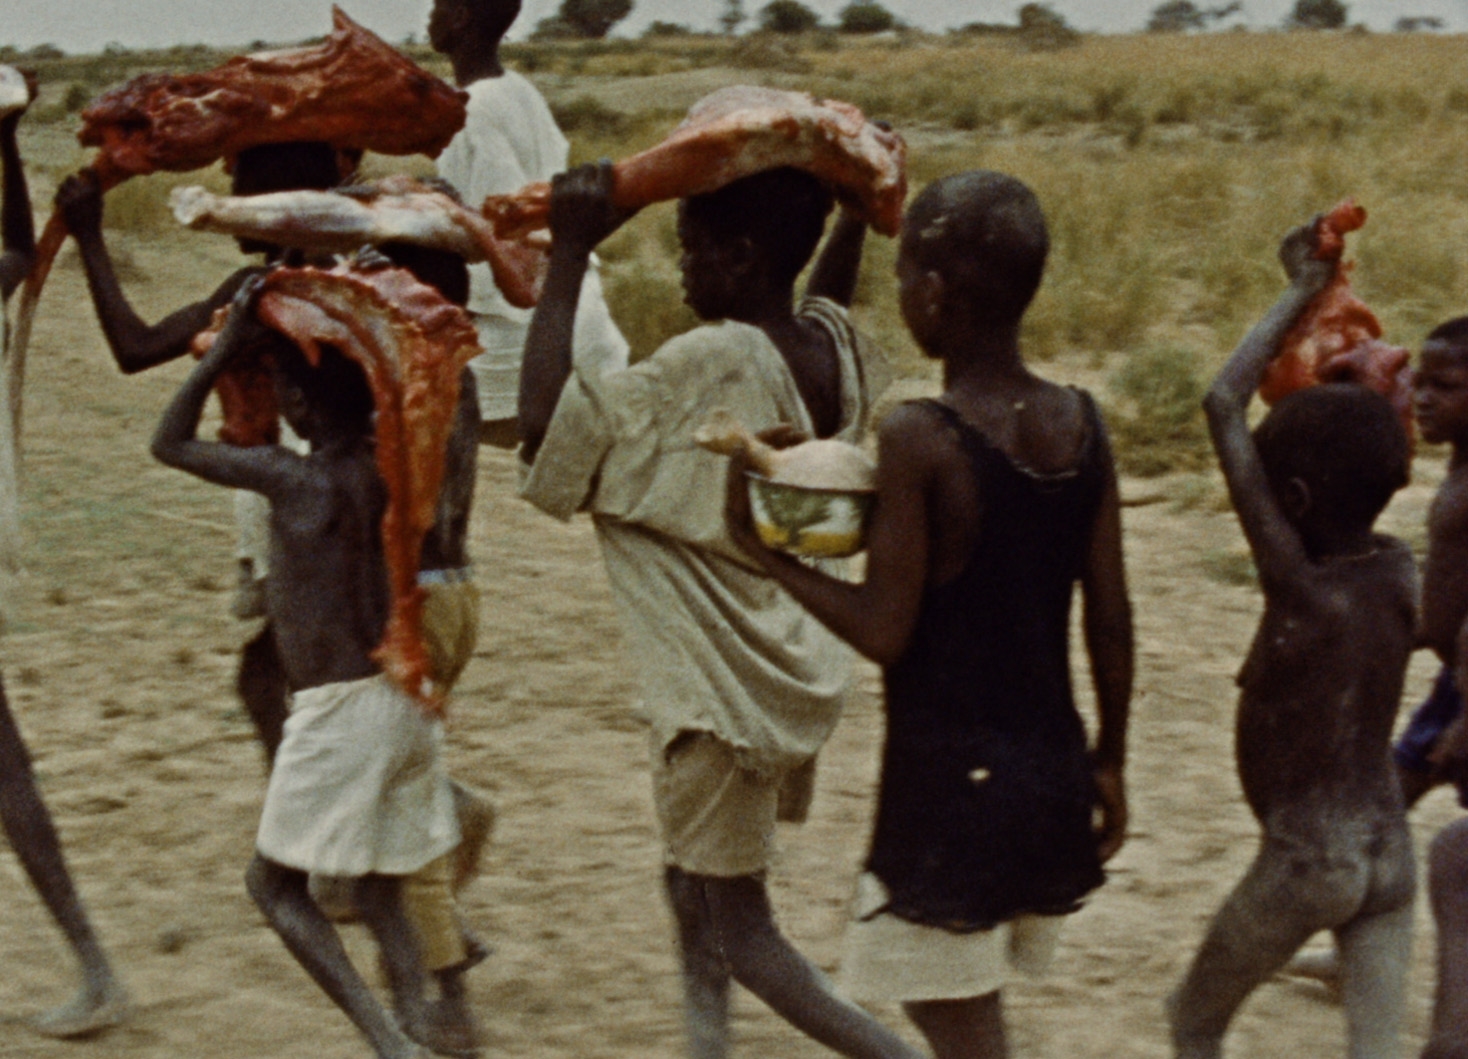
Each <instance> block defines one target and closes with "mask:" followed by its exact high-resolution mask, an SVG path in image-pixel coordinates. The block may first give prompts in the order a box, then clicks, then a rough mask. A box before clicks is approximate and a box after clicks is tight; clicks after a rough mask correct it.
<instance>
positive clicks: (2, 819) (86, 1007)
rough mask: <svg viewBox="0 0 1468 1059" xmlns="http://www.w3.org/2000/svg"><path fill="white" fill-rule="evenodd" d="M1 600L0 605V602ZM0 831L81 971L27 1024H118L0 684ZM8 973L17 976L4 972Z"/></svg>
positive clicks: (77, 1027) (8, 267) (18, 194)
mask: <svg viewBox="0 0 1468 1059" xmlns="http://www.w3.org/2000/svg"><path fill="white" fill-rule="evenodd" d="M26 81H27V93H28V95H29V96H30V99H31V100H34V99H35V92H36V85H35V80H34V78H33V77H31V76H29V75H27V77H26ZM24 112H25V108H24V107H22V108H21V109H19V110H14V111H11V112H9V113H6V114H3V115H0V179H3V181H4V192H3V198H0V241H3V244H0V245H3V249H0V352H3V351H4V346H5V336H6V335H7V334H8V329H7V328H6V326H5V321H4V319H3V316H4V306H5V303H6V302H8V301H9V300H10V296H11V295H12V294H14V293H15V290H16V288H17V287H19V286H20V284H21V283H22V282H24V280H25V278H26V276H27V275H28V274H29V272H30V270H31V264H32V262H33V261H34V259H35V245H36V244H35V228H34V225H33V222H32V220H31V202H30V195H29V193H28V192H27V190H26V182H25V172H24V170H23V169H22V168H21V159H20V148H19V145H18V143H17V141H16V128H17V126H18V125H19V124H20V118H21V115H22V114H23V113H24ZM0 602H3V601H0ZM0 828H3V829H4V831H5V837H6V838H7V839H8V840H9V842H10V846H11V848H12V849H13V850H14V851H15V854H16V856H17V857H18V858H19V859H20V863H21V866H22V867H23V868H24V869H25V871H26V875H27V876H29V877H30V880H31V882H32V883H34V884H35V887H36V890H37V892H39V893H40V895H41V899H42V900H43V901H45V903H46V907H47V909H48V910H49V911H50V912H51V915H52V916H53V917H54V918H55V920H56V923H57V925H58V926H59V927H60V928H61V930H62V933H64V934H65V935H66V940H67V941H68V942H69V943H70V945H71V948H72V951H73V952H74V953H75V954H76V958H77V961H78V962H79V963H80V964H81V969H82V987H81V989H80V990H79V991H78V992H77V995H76V996H75V997H74V998H73V999H72V1000H71V1001H69V1002H68V1003H66V1004H64V1005H62V1006H61V1007H59V1008H56V1009H55V1010H53V1011H50V1012H47V1013H46V1014H44V1015H42V1016H41V1017H40V1018H38V1019H36V1020H35V1021H34V1022H33V1023H32V1026H33V1027H34V1028H35V1029H36V1030H38V1031H39V1032H41V1033H44V1034H46V1035H47V1036H50V1037H80V1036H86V1035H90V1034H93V1033H96V1032H98V1031H100V1030H103V1029H106V1028H107V1027H109V1026H113V1025H116V1024H117V1023H118V1022H120V1021H122V1019H123V1018H124V1017H126V1015H127V1013H128V1008H129V1004H128V999H127V994H126V993H125V992H124V990H123V988H122V984H121V983H120V982H119V981H118V980H117V976H116V974H115V973H114V972H113V970H112V965H111V964H110V963H109V962H108V960H107V955H106V953H104V952H103V951H102V945H101V943H100V942H99V941H98V940H97V935H96V933H95V932H94V931H93V929H92V924H91V921H90V920H89V919H88V918H87V912H86V908H85V906H83V904H82V901H81V898H80V897H79V896H78V895H77V892H76V887H75V886H74V885H73V884H72V881H71V875H70V873H69V872H68V871H67V869H66V860H65V858H64V857H63V856H62V852H61V843H60V841H59V840H58V838H57V836H56V828H55V826H54V825H53V824H52V822H51V814H50V813H49V812H48V811H47V809H46V803H45V802H43V801H42V800H41V793H40V791H39V790H38V789H37V788H36V781H35V774H34V773H33V772H32V769H31V759H30V754H29V753H28V752H27V751H26V746H25V743H24V742H23V741H22V740H21V736H20V729H19V728H18V727H17V726H16V723H15V719H14V717H12V716H11V713H10V704H9V702H8V701H6V698H5V688H4V685H3V684H0ZM10 973H12V974H15V973H19V972H18V970H17V969H13V968H12V969H10Z"/></svg>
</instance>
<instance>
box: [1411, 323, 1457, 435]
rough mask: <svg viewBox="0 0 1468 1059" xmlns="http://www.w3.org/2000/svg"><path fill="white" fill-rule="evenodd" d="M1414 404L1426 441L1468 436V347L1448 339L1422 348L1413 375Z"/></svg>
mask: <svg viewBox="0 0 1468 1059" xmlns="http://www.w3.org/2000/svg"><path fill="white" fill-rule="evenodd" d="M1412 407H1413V410H1414V411H1415V412H1416V414H1417V424H1418V426H1419V427H1420V428H1421V430H1422V437H1423V439H1424V440H1426V441H1431V442H1444V441H1457V440H1460V439H1468V349H1462V348H1460V347H1457V346H1454V345H1450V344H1448V343H1446V342H1428V343H1427V344H1426V345H1424V346H1423V347H1422V356H1421V357H1420V358H1419V359H1418V362H1417V370H1416V371H1415V372H1414V373H1413V375H1412Z"/></svg>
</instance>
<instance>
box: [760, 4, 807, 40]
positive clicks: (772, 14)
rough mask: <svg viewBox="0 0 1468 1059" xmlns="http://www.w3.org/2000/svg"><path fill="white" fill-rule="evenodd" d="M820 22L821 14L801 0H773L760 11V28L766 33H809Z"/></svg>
mask: <svg viewBox="0 0 1468 1059" xmlns="http://www.w3.org/2000/svg"><path fill="white" fill-rule="evenodd" d="M820 24H821V16H820V15H818V14H816V13H815V12H814V11H812V10H811V9H810V8H808V7H806V6H805V5H804V4H802V3H801V2H800V0H771V2H770V3H768V4H766V5H765V6H764V7H762V8H760V12H759V28H760V29H762V30H764V31H765V32H766V33H808V32H810V31H811V30H813V29H815V28H816V27H817V26H819V25H820Z"/></svg>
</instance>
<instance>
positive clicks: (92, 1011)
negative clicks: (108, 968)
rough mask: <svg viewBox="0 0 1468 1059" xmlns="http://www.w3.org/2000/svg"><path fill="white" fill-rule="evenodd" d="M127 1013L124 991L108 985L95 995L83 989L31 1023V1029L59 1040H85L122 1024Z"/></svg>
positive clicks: (112, 984)
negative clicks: (81, 1038)
mask: <svg viewBox="0 0 1468 1059" xmlns="http://www.w3.org/2000/svg"><path fill="white" fill-rule="evenodd" d="M131 1014H132V1002H131V1001H130V1000H129V999H128V995H127V991H126V990H125V989H123V988H122V986H120V985H118V984H117V983H116V982H112V983H109V984H108V985H106V986H104V987H103V988H102V989H101V990H100V991H98V992H95V993H94V992H93V991H91V990H89V989H86V988H83V989H82V991H81V992H79V993H78V994H77V995H76V996H75V997H73V998H72V999H71V1000H69V1001H67V1002H66V1003H65V1004H62V1005H61V1006H60V1007H59V1008H54V1009H52V1010H51V1011H48V1012H46V1013H45V1014H44V1015H40V1016H37V1017H36V1018H35V1019H33V1020H31V1029H33V1030H35V1031H36V1032H37V1033H39V1034H42V1035H43V1036H46V1037H56V1038H59V1039H63V1040H67V1039H71V1038H74V1037H89V1036H91V1035H92V1034H94V1033H101V1032H102V1031H103V1030H109V1029H111V1028H112V1027H113V1026H117V1025H119V1024H120V1023H122V1022H125V1021H126V1020H127V1019H128V1017H129V1016H130V1015H131Z"/></svg>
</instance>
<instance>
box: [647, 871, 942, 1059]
mask: <svg viewBox="0 0 1468 1059" xmlns="http://www.w3.org/2000/svg"><path fill="white" fill-rule="evenodd" d="M668 884H669V885H668V894H669V898H670V899H671V900H672V901H673V902H674V916H675V918H676V919H677V921H678V926H679V937H680V941H682V950H683V952H684V955H685V959H684V982H685V996H687V997H688V998H689V999H688V1013H689V1022H690V1024H698V1025H697V1026H696V1027H695V1030H694V1039H695V1045H694V1047H695V1048H702V1049H704V1050H703V1051H695V1052H694V1053H693V1054H695V1055H696V1056H698V1059H711V1057H715V1056H720V1055H723V1054H725V1051H726V1050H727V995H728V987H727V982H728V979H729V977H731V976H732V977H733V979H734V981H736V982H738V983H739V984H740V985H742V986H744V988H746V989H748V990H749V991H750V992H751V993H753V994H754V995H755V996H757V997H759V999H761V1000H763V1001H764V1002H765V1003H766V1004H768V1005H769V1006H770V1008H771V1009H773V1010H774V1011H775V1013H776V1014H778V1015H779V1016H781V1017H782V1018H783V1019H785V1021H787V1022H789V1023H790V1024H791V1025H792V1026H794V1027H795V1028H796V1029H798V1030H800V1031H801V1032H802V1033H805V1034H806V1035H807V1036H809V1037H811V1038H813V1039H814V1040H816V1041H819V1042H820V1043H821V1044H824V1045H825V1046H826V1047H828V1048H830V1049H832V1050H834V1051H836V1052H839V1053H840V1054H842V1055H846V1056H851V1057H853V1059H894V1057H895V1059H918V1057H919V1056H921V1054H922V1053H920V1052H918V1051H917V1050H916V1049H915V1048H912V1047H910V1046H909V1045H907V1044H906V1043H904V1042H903V1040H902V1039H901V1038H900V1037H898V1036H897V1035H896V1034H895V1033H893V1032H892V1031H891V1030H889V1029H887V1028H886V1027H885V1026H883V1025H882V1024H881V1023H879V1022H877V1021H876V1020H875V1019H873V1018H872V1017H871V1016H870V1015H868V1014H867V1013H866V1012H865V1011H863V1010H861V1008H859V1007H857V1006H856V1005H854V1004H852V1003H850V1002H849V1001H846V1000H843V999H841V998H840V997H838V996H837V995H836V994H835V993H834V992H832V991H831V988H830V985H829V984H828V982H827V981H826V977H825V975H823V974H822V973H821V971H820V970H819V969H818V968H817V967H816V966H815V965H814V964H812V963H811V962H810V961H809V960H807V959H806V958H805V957H803V956H801V955H800V953H798V952H796V951H795V949H794V947H792V946H791V944H790V943H789V942H788V941H786V940H785V938H784V937H782V936H781V934H780V932H779V930H778V929H777V928H776V926H775V917H774V912H773V910H772V909H771V908H770V899H769V895H768V893H767V892H766V890H765V884H764V880H763V879H762V878H761V877H760V876H756V875H743V876H736V877H733V878H723V877H719V876H713V875H693V874H690V873H687V872H683V871H680V870H679V869H677V868H670V869H668ZM700 897H701V900H700ZM684 939H687V940H684ZM709 940H712V941H713V944H714V945H716V946H717V950H716V951H717V952H719V953H722V955H723V961H722V964H723V966H719V961H716V960H714V959H711V958H710V957H711V956H712V955H713V954H712V953H711V951H710V950H709V948H708V941H709ZM690 943H691V944H690ZM694 954H696V958H695V961H694V962H692V963H690V961H689V960H688V958H687V957H688V956H689V955H694ZM719 1022H723V1023H724V1024H725V1025H723V1026H719V1025H717V1023H719Z"/></svg>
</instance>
